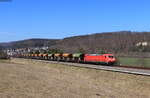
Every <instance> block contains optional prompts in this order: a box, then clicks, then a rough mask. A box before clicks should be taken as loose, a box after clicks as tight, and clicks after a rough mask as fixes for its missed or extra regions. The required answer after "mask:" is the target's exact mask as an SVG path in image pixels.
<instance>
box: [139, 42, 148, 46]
mask: <svg viewBox="0 0 150 98" xmlns="http://www.w3.org/2000/svg"><path fill="white" fill-rule="evenodd" d="M136 46H148V42H139V43H137V44H136Z"/></svg>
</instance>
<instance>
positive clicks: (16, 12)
mask: <svg viewBox="0 0 150 98" xmlns="http://www.w3.org/2000/svg"><path fill="white" fill-rule="evenodd" d="M149 5H150V0H12V2H0V13H1V14H0V35H1V36H0V42H8V41H14V40H21V39H27V38H53V39H57V38H64V37H69V36H76V35H84V34H92V33H98V32H111V31H122V30H131V31H150V6H149Z"/></svg>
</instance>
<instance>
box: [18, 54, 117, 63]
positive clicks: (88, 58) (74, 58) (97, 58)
mask: <svg viewBox="0 0 150 98" xmlns="http://www.w3.org/2000/svg"><path fill="white" fill-rule="evenodd" d="M16 57H20V58H28V59H40V60H50V61H65V62H76V63H79V62H82V63H95V64H106V65H114V64H115V63H116V61H117V60H116V58H115V57H114V55H113V54H83V53H74V54H70V53H55V54H21V55H17V56H16Z"/></svg>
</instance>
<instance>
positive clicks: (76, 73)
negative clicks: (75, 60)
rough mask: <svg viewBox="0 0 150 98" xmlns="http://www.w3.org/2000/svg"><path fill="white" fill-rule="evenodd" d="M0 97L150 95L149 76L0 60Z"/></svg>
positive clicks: (146, 97)
mask: <svg viewBox="0 0 150 98" xmlns="http://www.w3.org/2000/svg"><path fill="white" fill-rule="evenodd" d="M12 62H13V63H12ZM0 98H150V77H147V76H140V75H131V74H124V73H117V72H109V71H103V70H95V69H86V68H79V67H70V66H65V65H58V64H50V63H44V62H37V61H33V60H25V59H12V60H11V61H7V62H4V61H3V62H1V63H0Z"/></svg>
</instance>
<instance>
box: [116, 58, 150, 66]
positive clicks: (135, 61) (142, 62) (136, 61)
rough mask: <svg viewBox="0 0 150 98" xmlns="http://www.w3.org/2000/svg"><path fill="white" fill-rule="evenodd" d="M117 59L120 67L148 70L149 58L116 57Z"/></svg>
mask: <svg viewBox="0 0 150 98" xmlns="http://www.w3.org/2000/svg"><path fill="white" fill-rule="evenodd" d="M117 59H118V61H119V63H120V64H121V65H126V66H140V67H145V68H150V58H129V57H118V58H117Z"/></svg>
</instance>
